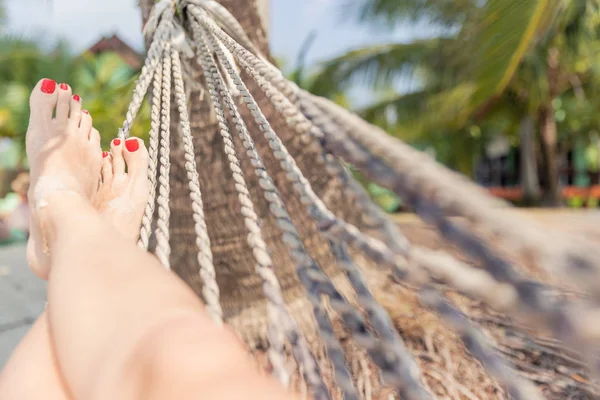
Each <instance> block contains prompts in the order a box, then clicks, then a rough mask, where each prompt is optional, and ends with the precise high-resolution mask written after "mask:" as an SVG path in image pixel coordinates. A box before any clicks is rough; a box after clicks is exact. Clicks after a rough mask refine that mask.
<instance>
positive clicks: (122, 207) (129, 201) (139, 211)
mask: <svg viewBox="0 0 600 400" xmlns="http://www.w3.org/2000/svg"><path fill="white" fill-rule="evenodd" d="M102 156H103V157H104V161H103V164H102V172H101V177H102V184H101V185H100V189H99V190H98V193H97V194H96V196H95V197H94V199H93V203H94V207H95V208H96V209H97V210H98V211H100V212H101V213H102V214H103V215H105V216H106V217H107V218H108V219H110V221H111V222H112V224H113V225H114V226H115V227H116V228H117V229H118V230H119V232H121V233H122V234H123V235H124V236H125V237H127V238H128V239H132V240H136V239H137V238H138V236H139V232H140V225H141V223H142V217H143V216H144V210H145V206H146V202H147V201H148V194H149V182H148V151H147V150H146V147H145V146H144V142H143V141H142V140H141V139H138V138H130V139H127V140H126V141H123V140H121V139H114V140H113V141H112V143H111V152H110V153H108V152H104V153H102Z"/></svg>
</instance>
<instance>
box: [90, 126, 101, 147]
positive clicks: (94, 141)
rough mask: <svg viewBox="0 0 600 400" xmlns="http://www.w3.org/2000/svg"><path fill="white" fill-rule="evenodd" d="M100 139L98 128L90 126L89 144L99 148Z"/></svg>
mask: <svg viewBox="0 0 600 400" xmlns="http://www.w3.org/2000/svg"><path fill="white" fill-rule="evenodd" d="M100 140H101V139H100V132H98V129H96V128H92V131H91V132H90V144H91V145H92V146H94V147H98V148H100Z"/></svg>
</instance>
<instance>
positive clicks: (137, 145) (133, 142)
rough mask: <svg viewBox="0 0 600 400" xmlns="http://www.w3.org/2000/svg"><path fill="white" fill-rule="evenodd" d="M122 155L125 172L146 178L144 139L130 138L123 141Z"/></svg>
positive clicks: (146, 159) (146, 162) (146, 151)
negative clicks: (125, 167)
mask: <svg viewBox="0 0 600 400" xmlns="http://www.w3.org/2000/svg"><path fill="white" fill-rule="evenodd" d="M123 157H124V158H125V162H126V163H127V173H128V174H129V176H130V177H132V178H136V179H137V178H143V179H147V178H148V150H147V149H146V146H145V145H144V141H143V140H142V139H139V138H130V139H127V140H126V141H125V149H124V151H123Z"/></svg>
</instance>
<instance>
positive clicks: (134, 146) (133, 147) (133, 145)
mask: <svg viewBox="0 0 600 400" xmlns="http://www.w3.org/2000/svg"><path fill="white" fill-rule="evenodd" d="M125 147H126V148H127V151H129V152H130V153H133V152H136V151H138V150H139V148H140V142H138V140H137V139H129V140H126V141H125Z"/></svg>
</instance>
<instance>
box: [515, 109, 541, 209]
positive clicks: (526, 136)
mask: <svg viewBox="0 0 600 400" xmlns="http://www.w3.org/2000/svg"><path fill="white" fill-rule="evenodd" d="M519 134H520V137H521V138H520V139H521V140H520V142H521V154H520V156H521V162H520V164H521V168H520V169H521V186H522V187H523V201H524V202H525V204H526V205H534V204H536V203H537V202H538V200H539V194H540V184H539V177H538V169H537V157H536V151H535V133H534V123H533V119H532V118H531V117H530V116H526V117H525V118H523V120H522V121H521V127H520V132H519Z"/></svg>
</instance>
